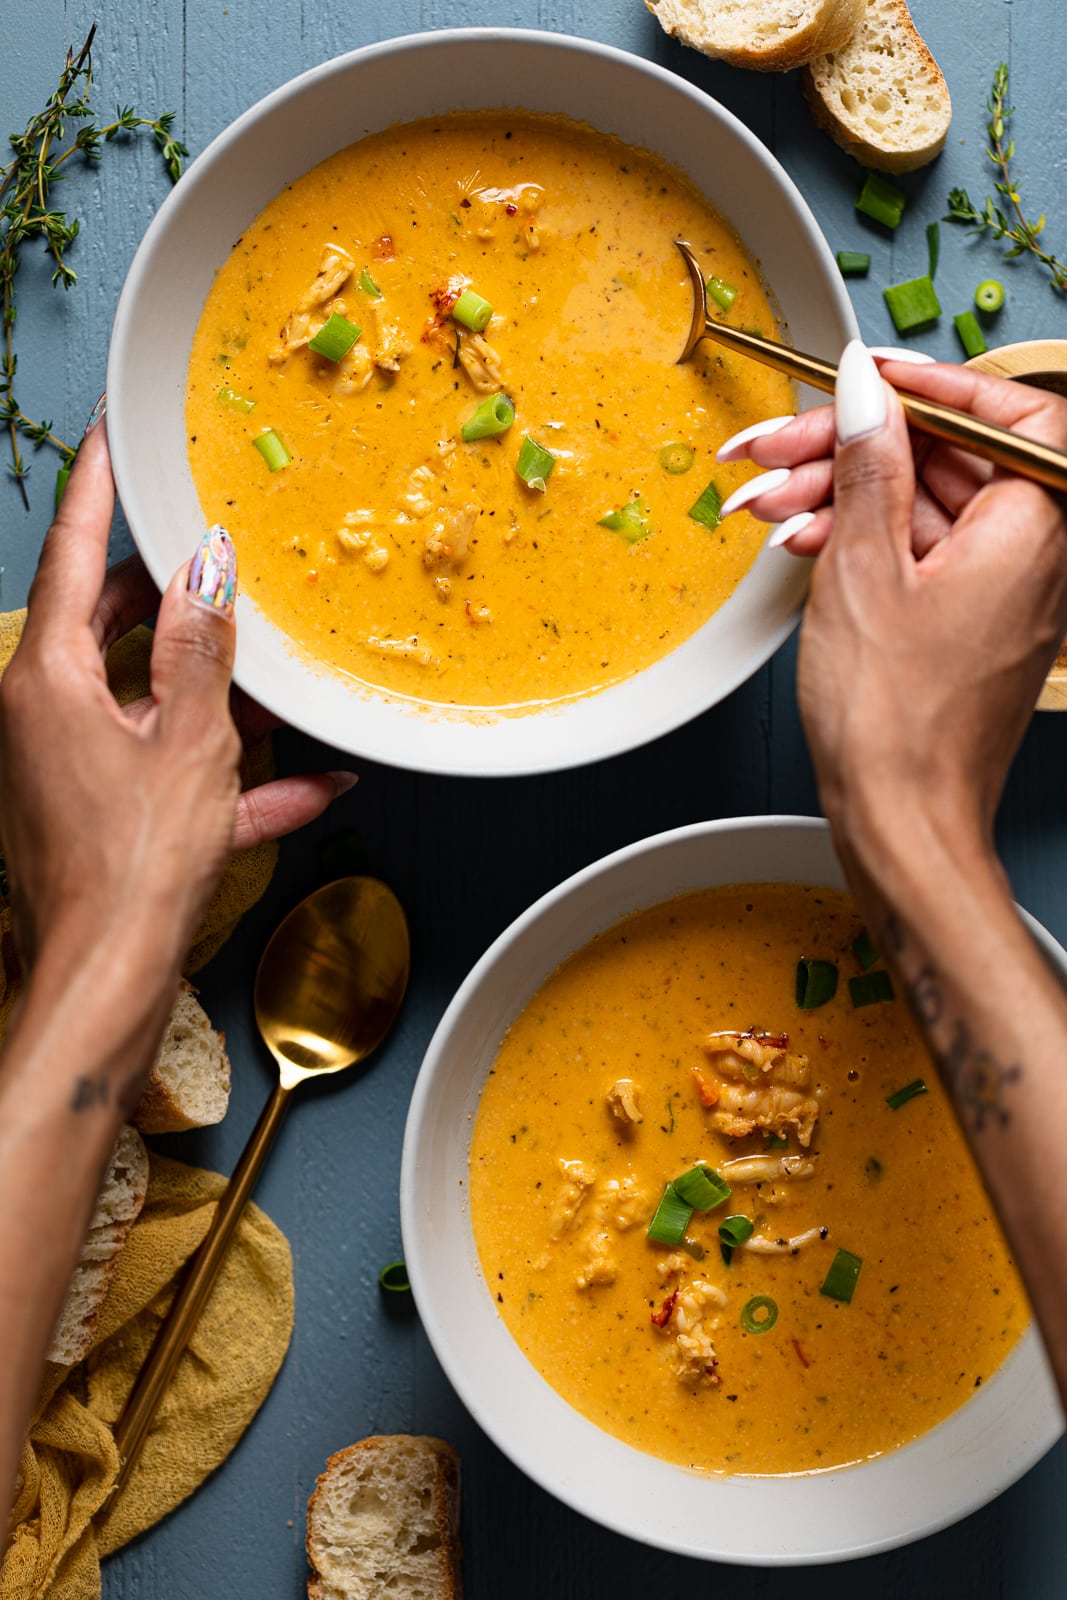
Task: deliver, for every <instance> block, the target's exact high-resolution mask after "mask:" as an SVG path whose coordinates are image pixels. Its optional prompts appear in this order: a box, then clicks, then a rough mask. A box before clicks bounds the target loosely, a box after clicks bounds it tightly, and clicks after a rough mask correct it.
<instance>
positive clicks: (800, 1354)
mask: <svg viewBox="0 0 1067 1600" xmlns="http://www.w3.org/2000/svg"><path fill="white" fill-rule="evenodd" d="M790 1343H791V1344H792V1346H793V1349H794V1350H795V1351H796V1353H797V1359H798V1360H799V1362H800V1365H801V1366H802V1367H803V1368H804V1370H805V1371H807V1369H808V1367H810V1366H811V1362H810V1361H809V1360H808V1358H807V1356H806V1355H805V1354H804V1349H803V1346H802V1345H801V1343H800V1340H799V1339H792V1340H790Z"/></svg>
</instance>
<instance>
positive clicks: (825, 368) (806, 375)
mask: <svg viewBox="0 0 1067 1600" xmlns="http://www.w3.org/2000/svg"><path fill="white" fill-rule="evenodd" d="M674 242H675V244H676V245H677V247H678V249H679V251H680V252H681V256H682V260H683V261H684V262H685V265H686V270H687V272H688V273H689V281H690V284H691V285H692V289H693V317H692V321H691V322H690V324H689V333H688V336H687V338H686V341H685V348H684V349H683V350H682V353H681V355H680V356H679V357H678V362H679V364H681V363H682V362H683V361H688V360H689V358H690V356H692V355H693V353H694V351H695V350H696V348H697V345H698V344H699V343H700V341H701V340H702V339H714V340H715V342H716V344H721V345H724V346H725V348H726V349H727V350H733V351H734V352H735V354H737V355H741V356H750V357H751V358H752V359H753V360H754V361H760V362H762V363H763V365H764V366H765V367H773V368H774V369H775V371H776V372H784V373H785V374H786V376H787V377H789V378H794V379H796V380H797V381H798V382H800V383H807V384H810V385H811V387H812V388H813V389H823V390H825V391H826V392H827V393H828V394H832V393H833V390H834V384H835V383H836V381H837V368H836V366H835V365H834V363H833V362H832V361H824V360H823V359H822V358H821V356H809V355H805V354H804V352H803V351H802V350H792V349H790V348H789V346H788V345H784V344H777V343H776V342H775V341H774V340H773V339H764V338H763V337H762V336H761V335H760V334H758V333H746V332H745V330H744V329H743V328H732V327H731V326H730V325H729V323H727V322H723V321H722V320H721V319H720V318H719V317H709V315H708V286H707V284H706V283H705V282H704V274H703V272H702V271H701V269H700V262H699V261H698V260H697V258H696V254H695V252H694V250H693V247H692V245H690V244H687V243H686V242H685V240H684V239H675V241H674ZM894 387H895V385H894ZM897 395H898V397H899V399H900V403H901V405H902V406H903V408H904V415H905V416H906V417H907V419H908V422H909V424H910V425H911V426H912V427H913V428H918V429H920V431H921V432H923V433H931V434H933V436H934V438H935V439H944V440H946V441H947V442H948V443H949V444H955V445H959V446H960V448H961V449H963V450H969V451H970V453H971V454H972V455H975V456H982V457H984V459H985V460H986V461H992V462H993V463H994V464H995V465H996V466H998V467H1006V468H1007V469H1008V471H1009V472H1017V473H1018V474H1019V476H1020V477H1023V478H1033V480H1034V481H1035V483H1041V484H1044V485H1045V487H1046V488H1049V489H1058V490H1059V492H1060V493H1061V494H1063V493H1067V455H1064V454H1063V452H1062V451H1060V450H1054V449H1053V448H1052V446H1051V445H1047V444H1039V443H1038V442H1037V440H1036V439H1025V438H1023V436H1022V435H1021V434H1018V433H1012V432H1011V431H1010V430H1009V429H1007V428H998V427H997V426H996V424H995V423H992V422H983V421H982V420H981V418H979V417H971V416H968V415H967V413H966V412H964V411H956V410H955V409H954V408H953V407H952V406H942V405H938V404H937V403H936V402H935V401H933V400H924V399H923V398H922V397H921V396H920V395H917V394H908V393H907V392H906V391H904V390H901V389H897Z"/></svg>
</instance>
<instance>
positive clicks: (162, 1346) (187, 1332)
mask: <svg viewBox="0 0 1067 1600" xmlns="http://www.w3.org/2000/svg"><path fill="white" fill-rule="evenodd" d="M292 1093H293V1092H292V1090H291V1089H285V1088H283V1087H282V1085H281V1084H278V1086H277V1088H276V1089H275V1090H274V1092H273V1094H272V1095H271V1097H270V1099H269V1100H268V1101H267V1104H266V1105H265V1106H264V1108H263V1111H262V1114H261V1115H260V1119H259V1121H258V1122H257V1123H256V1125H255V1128H254V1129H253V1130H252V1135H251V1137H250V1138H249V1141H248V1143H247V1144H246V1145H245V1147H244V1151H243V1153H242V1155H241V1159H240V1161H238V1163H237V1166H236V1167H235V1168H234V1172H233V1176H232V1178H231V1179H230V1181H229V1184H228V1185H227V1187H226V1191H225V1193H224V1194H223V1196H222V1199H221V1200H220V1201H219V1203H218V1205H217V1207H216V1209H215V1215H214V1217H213V1218H212V1222H211V1226H210V1228H209V1229H208V1231H207V1233H206V1234H205V1236H204V1240H203V1243H202V1244H201V1246H200V1249H199V1250H198V1251H197V1253H196V1255H195V1256H194V1257H193V1262H192V1265H191V1266H190V1268H189V1271H188V1274H187V1276H186V1279H185V1282H184V1283H183V1284H182V1286H181V1288H180V1289H179V1291H178V1293H177V1294H176V1295H175V1297H174V1302H173V1304H172V1305H171V1308H170V1312H169V1314H168V1315H167V1317H166V1318H165V1319H164V1321H163V1322H162V1324H161V1325H160V1329H159V1332H158V1333H157V1334H156V1338H155V1342H154V1344H153V1345H152V1348H151V1350H150V1351H149V1354H148V1359H147V1361H146V1362H145V1364H144V1366H143V1367H142V1368H141V1371H140V1373H139V1375H138V1378H137V1382H136V1383H135V1384H134V1386H133V1389H132V1390H131V1392H130V1397H129V1399H128V1400H127V1402H126V1407H125V1410H124V1411H123V1413H122V1416H121V1417H120V1418H119V1421H118V1423H117V1424H116V1427H115V1443H116V1445H117V1446H118V1451H119V1462H120V1465H119V1475H118V1478H117V1479H116V1481H115V1485H114V1487H113V1489H112V1490H111V1493H110V1494H109V1495H108V1498H107V1500H106V1501H105V1502H104V1506H103V1507H101V1510H104V1509H106V1507H107V1506H109V1505H110V1504H111V1502H112V1500H113V1498H114V1497H115V1495H117V1494H121V1492H122V1490H123V1489H124V1488H125V1486H126V1483H127V1481H128V1479H129V1476H130V1473H131V1472H132V1471H133V1469H134V1467H135V1466H136V1464H137V1460H138V1458H139V1456H140V1454H141V1449H142V1447H143V1445H144V1442H145V1439H146V1438H147V1437H148V1430H149V1428H150V1426H151V1423H152V1418H153V1417H154V1416H155V1414H156V1408H157V1407H158V1405H159V1402H160V1400H161V1399H162V1398H163V1395H164V1393H165V1391H166V1389H167V1386H168V1384H169V1383H170V1380H171V1378H172V1377H173V1376H174V1373H175V1370H176V1368H177V1366H178V1362H179V1361H180V1360H181V1358H182V1355H183V1353H184V1351H185V1348H186V1346H187V1345H188V1343H189V1340H190V1338H191V1337H192V1334H193V1329H194V1328H195V1327H196V1324H197V1322H198V1321H199V1318H200V1313H201V1311H202V1310H203V1309H204V1306H205V1304H206V1302H207V1298H208V1296H209V1295H210V1293H211V1290H212V1288H213V1286H214V1283H215V1279H216V1278H217V1277H218V1275H219V1269H220V1267H221V1266H222V1263H223V1260H224V1259H225V1256H226V1250H227V1248H228V1246H229V1243H230V1240H231V1238H232V1237H233V1232H234V1229H235V1228H236V1227H237V1224H238V1222H240V1220H241V1214H242V1212H243V1211H244V1208H245V1206H246V1205H247V1203H248V1199H249V1196H250V1195H251V1193H252V1190H253V1189H254V1188H255V1186H256V1180H257V1179H258V1177H259V1174H260V1172H261V1171H262V1169H263V1163H264V1162H265V1161H266V1159H267V1156H268V1155H269V1153H270V1149H271V1146H272V1145H273V1143H274V1140H275V1137H276V1136H277V1133H278V1129H279V1128H280V1127H281V1125H282V1121H283V1119H284V1117H285V1113H286V1111H287V1110H288V1107H289V1101H290V1100H291V1098H292ZM98 1515H99V1513H98Z"/></svg>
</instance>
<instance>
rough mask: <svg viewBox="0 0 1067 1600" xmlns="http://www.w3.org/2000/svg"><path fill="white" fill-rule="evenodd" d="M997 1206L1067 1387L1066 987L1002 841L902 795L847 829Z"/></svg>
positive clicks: (872, 922) (879, 929)
mask: <svg viewBox="0 0 1067 1600" xmlns="http://www.w3.org/2000/svg"><path fill="white" fill-rule="evenodd" d="M835 841H836V843H837V844H838V848H839V851H840V853H841V855H842V859H843V861H844V864H845V868H846V872H847V873H848V876H849V879H850V882H851V883H852V887H853V890H854V892H855V893H856V896H857V899H858V900H859V902H860V905H861V907H862V909H863V912H864V914H865V916H866V917H867V919H868V923H869V926H870V927H871V929H872V932H873V933H874V934H875V937H876V940H877V942H878V944H879V947H880V949H881V950H882V951H883V953H884V955H885V956H886V958H887V960H888V961H889V962H890V963H891V965H892V966H893V967H894V968H895V969H896V972H897V975H898V977H899V979H900V982H901V984H902V986H903V988H904V991H905V993H906V995H907V997H908V1000H909V1002H910V1004H911V1006H912V1008H913V1010H914V1012H915V1014H916V1016H917V1017H918V1019H919V1021H920V1022H921V1024H922V1026H923V1028H924V1030H925V1032H926V1035H927V1039H928V1041H929V1044H930V1047H931V1050H932V1053H933V1055H934V1058H935V1060H936V1062H937V1064H938V1067H939V1069H940V1072H941V1075H942V1078H943V1080H944V1082H945V1084H946V1086H947V1087H948V1089H949V1092H950V1093H951V1095H952V1097H953V1099H954V1102H955V1105H956V1109H957V1112H958V1115H959V1117H960V1120H961V1122H962V1124H963V1126H964V1129H965V1131H966V1133H967V1135H968V1138H969V1139H970V1142H971V1145H972V1148H973V1150H974V1153H975V1156H976V1159H977V1161H978V1164H979V1166H980V1168H981V1171H982V1175H983V1178H984V1180H985V1183H986V1187H987V1189H988V1190H989V1193H990V1195H991V1197H992V1199H993V1201H994V1203H995V1205H996V1207H997V1210H998V1212H999V1215H1000V1219H1001V1222H1002V1225H1003V1227H1004V1231H1005V1233H1006V1235H1007V1237H1008V1239H1009V1242H1010V1243H1011V1246H1012V1248H1013V1251H1014V1253H1015V1257H1016V1259H1017V1261H1018V1263H1019V1267H1020V1270H1021V1271H1022V1274H1023V1277H1024V1279H1025V1281H1026V1284H1027V1288H1028V1290H1029V1293H1030V1298H1031V1301H1032V1303H1033V1306H1034V1310H1035V1312H1036V1313H1037V1317H1038V1320H1039V1322H1040V1324H1041V1328H1042V1332H1043V1335H1044V1338H1045V1343H1046V1347H1047V1349H1048V1352H1049V1356H1050V1358H1051V1360H1052V1363H1053V1366H1054V1368H1055V1370H1056V1374H1057V1378H1058V1381H1059V1385H1060V1391H1061V1394H1062V1395H1064V1396H1067V1294H1065V1293H1064V1278H1065V1273H1067V1265H1065V1264H1067V1164H1065V1163H1064V1161H1063V1149H1062V1146H1063V1141H1062V1137H1061V1130H1062V1128H1063V1126H1064V1125H1065V1123H1067V1067H1065V1064H1067V997H1065V995H1064V992H1063V990H1062V988H1061V986H1060V984H1059V983H1058V982H1057V981H1056V979H1055V978H1054V977H1053V976H1052V974H1051V973H1050V971H1049V969H1048V967H1047V965H1046V963H1045V961H1044V959H1043V957H1042V956H1041V954H1040V952H1039V951H1038V949H1037V947H1036V946H1035V944H1034V942H1033V940H1032V939H1031V937H1030V935H1029V933H1028V932H1027V930H1026V928H1025V926H1024V924H1023V922H1022V920H1021V919H1020V917H1019V915H1018V913H1017V912H1016V910H1015V907H1014V904H1013V902H1012V898H1011V893H1010V890H1009V887H1008V884H1007V881H1006V878H1005V876H1004V873H1003V871H1002V869H1001V868H1000V865H999V863H998V862H997V860H996V857H995V855H994V853H993V851H992V848H991V846H990V845H989V844H988V842H987V841H986V840H985V839H984V838H983V837H982V835H981V832H980V830H979V828H978V827H974V828H969V827H967V826H966V825H961V824H960V822H959V820H958V815H954V816H952V818H951V820H950V819H949V814H948V811H947V810H946V813H945V814H944V815H943V817H942V819H938V818H937V817H931V815H930V813H929V811H928V810H920V809H919V808H917V807H912V808H909V807H906V806H902V805H901V803H900V800H899V797H897V798H895V799H894V800H891V801H890V802H889V803H888V804H884V803H881V802H878V803H875V804H874V805H872V806H871V807H870V808H869V809H868V811H867V812H866V813H865V814H864V816H863V817H862V819H860V820H857V818H856V817H855V816H853V817H852V818H851V819H850V823H849V826H848V827H845V826H843V825H840V824H839V825H838V826H837V827H836V828H835Z"/></svg>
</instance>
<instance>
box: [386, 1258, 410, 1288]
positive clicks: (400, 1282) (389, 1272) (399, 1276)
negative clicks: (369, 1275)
mask: <svg viewBox="0 0 1067 1600" xmlns="http://www.w3.org/2000/svg"><path fill="white" fill-rule="evenodd" d="M378 1282H379V1283H380V1284H381V1286H382V1288H383V1289H386V1290H388V1292H389V1293H390V1294H407V1293H408V1292H409V1290H410V1289H411V1284H410V1282H409V1280H408V1269H407V1267H406V1266H405V1265H404V1263H403V1262H402V1261H390V1263H389V1265H388V1266H386V1267H383V1268H382V1270H381V1272H379V1274H378Z"/></svg>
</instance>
